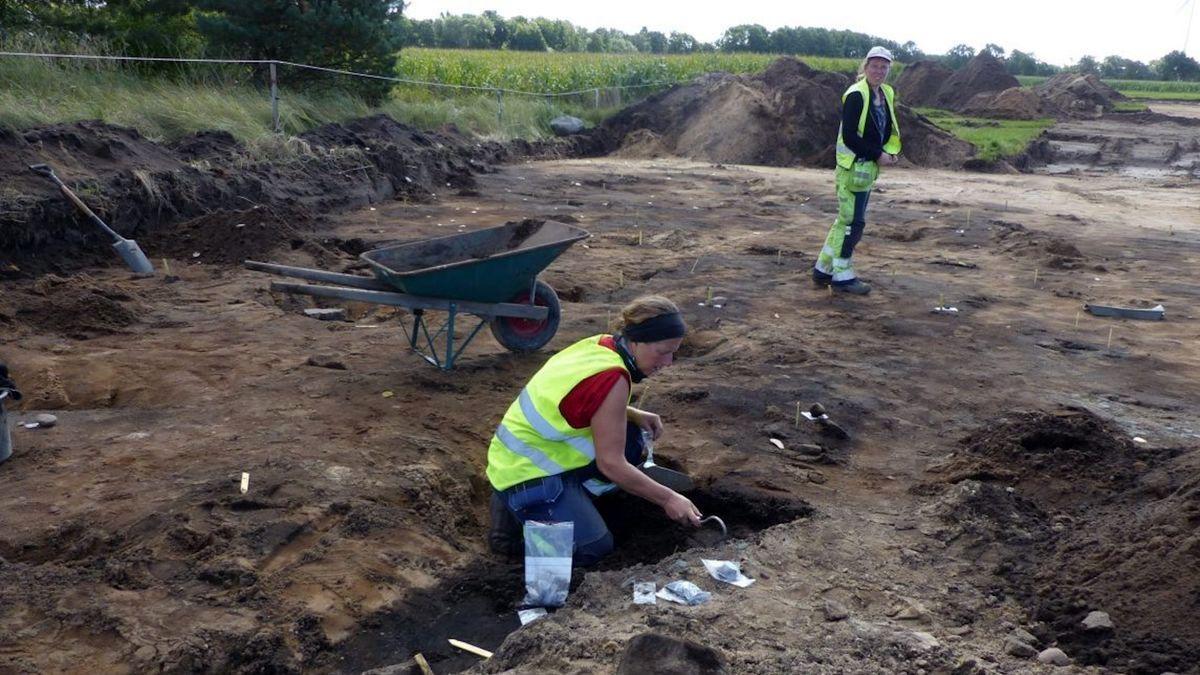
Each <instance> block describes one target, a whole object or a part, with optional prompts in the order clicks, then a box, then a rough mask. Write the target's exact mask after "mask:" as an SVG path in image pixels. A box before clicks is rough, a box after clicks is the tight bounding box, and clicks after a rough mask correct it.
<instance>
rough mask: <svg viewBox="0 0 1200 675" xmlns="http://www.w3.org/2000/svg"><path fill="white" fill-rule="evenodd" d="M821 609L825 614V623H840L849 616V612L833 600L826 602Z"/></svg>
mask: <svg viewBox="0 0 1200 675" xmlns="http://www.w3.org/2000/svg"><path fill="white" fill-rule="evenodd" d="M822 609H823V611H824V612H825V620H826V621H841V620H842V619H845V618H846V617H848V616H850V612H849V611H847V610H846V608H845V607H844V606H843V605H842V604H841V603H839V602H837V601H835V600H826V601H825V606H824V607H823V608H822Z"/></svg>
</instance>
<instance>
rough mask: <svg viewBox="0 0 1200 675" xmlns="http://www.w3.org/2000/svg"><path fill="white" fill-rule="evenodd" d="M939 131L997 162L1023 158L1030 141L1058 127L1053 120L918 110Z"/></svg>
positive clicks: (980, 157)
mask: <svg viewBox="0 0 1200 675" xmlns="http://www.w3.org/2000/svg"><path fill="white" fill-rule="evenodd" d="M917 112H919V113H921V114H922V115H924V116H926V117H928V118H929V119H930V121H932V122H933V123H934V124H936V125H938V126H939V127H941V128H943V129H945V130H946V131H949V132H950V133H952V134H954V135H955V136H957V137H959V138H961V139H962V140H964V141H966V142H968V143H970V144H972V145H974V146H975V147H976V148H977V149H978V152H977V154H976V156H977V157H978V158H979V159H982V160H985V161H989V162H990V161H995V160H998V159H1004V158H1006V157H1012V156H1014V155H1019V154H1020V153H1021V152H1022V151H1023V150H1024V149H1025V146H1027V145H1029V141H1032V140H1033V139H1035V138H1037V137H1038V134H1040V133H1042V131H1044V130H1046V129H1048V128H1050V127H1051V126H1053V124H1054V120H1053V119H1051V118H1044V119H1037V120H992V119H985V118H982V117H963V116H961V115H958V114H955V113H952V112H950V111H947V110H940V109H938V108H917Z"/></svg>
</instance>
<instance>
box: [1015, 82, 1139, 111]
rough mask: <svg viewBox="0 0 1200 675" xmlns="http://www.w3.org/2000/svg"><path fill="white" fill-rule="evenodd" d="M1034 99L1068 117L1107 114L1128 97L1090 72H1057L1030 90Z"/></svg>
mask: <svg viewBox="0 0 1200 675" xmlns="http://www.w3.org/2000/svg"><path fill="white" fill-rule="evenodd" d="M1034 91H1036V92H1037V94H1038V96H1041V97H1042V98H1043V99H1045V100H1047V101H1049V102H1050V103H1052V104H1053V105H1054V106H1055V107H1057V108H1058V109H1059V110H1062V111H1063V112H1064V113H1066V114H1067V115H1071V116H1083V117H1087V116H1097V115H1100V114H1103V113H1106V112H1111V111H1112V110H1113V108H1115V107H1116V106H1115V105H1114V104H1115V102H1116V101H1127V100H1128V98H1126V97H1125V95H1124V94H1122V93H1120V92H1118V91H1117V90H1116V89H1113V88H1112V87H1110V86H1108V85H1107V84H1104V83H1103V82H1101V81H1100V78H1098V77H1096V76H1095V75H1092V74H1090V73H1088V74H1084V73H1069V72H1068V73H1059V74H1058V75H1055V76H1054V77H1052V78H1050V79H1048V80H1046V81H1045V82H1043V83H1041V84H1039V85H1037V86H1036V87H1034Z"/></svg>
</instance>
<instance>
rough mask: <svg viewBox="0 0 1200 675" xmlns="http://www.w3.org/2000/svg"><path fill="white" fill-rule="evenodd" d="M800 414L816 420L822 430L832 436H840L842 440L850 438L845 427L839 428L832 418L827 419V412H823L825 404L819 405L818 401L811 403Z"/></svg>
mask: <svg viewBox="0 0 1200 675" xmlns="http://www.w3.org/2000/svg"><path fill="white" fill-rule="evenodd" d="M801 414H802V415H804V418H805V419H808V420H812V421H813V422H816V424H817V426H818V427H820V428H821V431H822V432H824V433H826V434H829V435H830V436H833V437H834V438H840V439H842V440H844V441H845V440H849V439H850V434H849V433H847V432H846V430H845V429H843V428H841V427H840V426H838V425H837V424H836V423H834V421H833V420H831V419H829V414H828V413H826V412H825V406H823V405H821V404H820V403H814V404H812V407H811V408H809V409H808V412H806V413H801Z"/></svg>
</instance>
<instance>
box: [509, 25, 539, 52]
mask: <svg viewBox="0 0 1200 675" xmlns="http://www.w3.org/2000/svg"><path fill="white" fill-rule="evenodd" d="M508 47H509V49H515V50H518V51H523V52H544V51H546V38H545V36H543V35H542V29H540V28H538V25H537V24H536V23H531V22H529V21H522V22H520V23H515V22H514V25H513V27H512V37H510V38H509V39H508Z"/></svg>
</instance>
